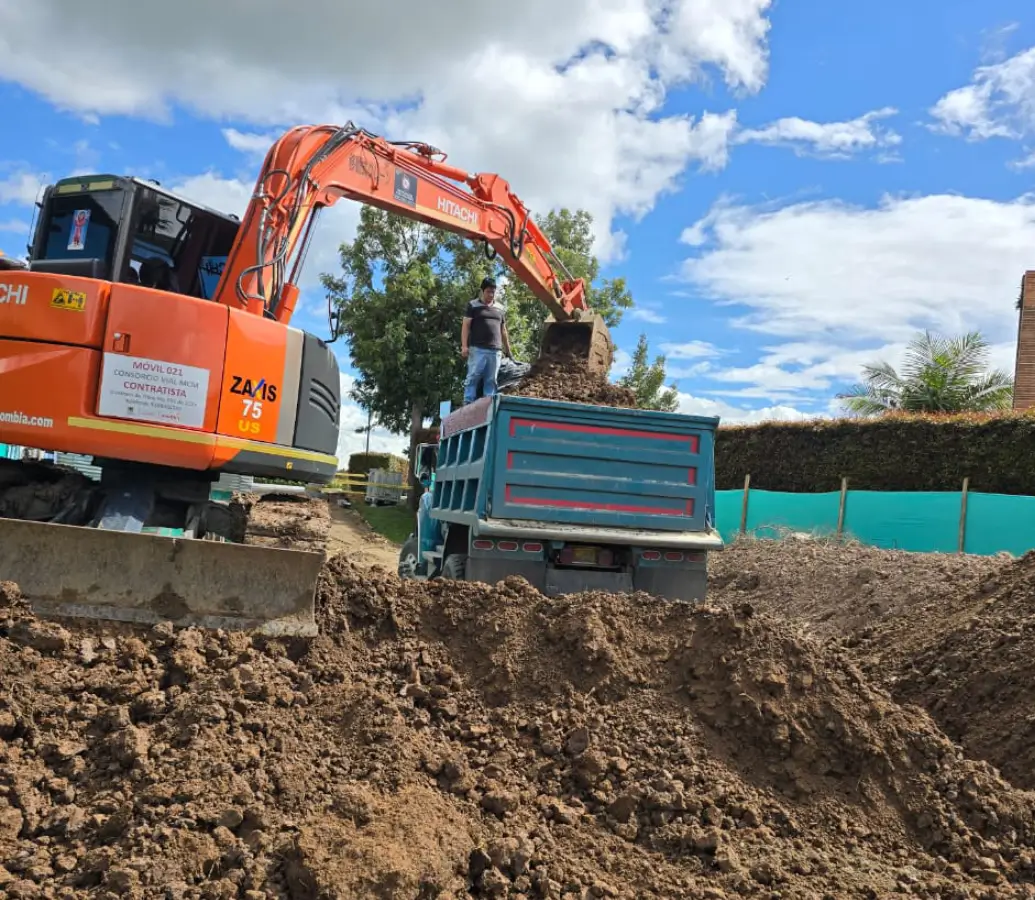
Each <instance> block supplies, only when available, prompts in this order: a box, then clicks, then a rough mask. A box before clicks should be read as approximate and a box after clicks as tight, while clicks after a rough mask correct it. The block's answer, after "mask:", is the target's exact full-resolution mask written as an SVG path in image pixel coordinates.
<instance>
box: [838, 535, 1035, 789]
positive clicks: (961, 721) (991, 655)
mask: <svg viewBox="0 0 1035 900" xmlns="http://www.w3.org/2000/svg"><path fill="white" fill-rule="evenodd" d="M999 565H1000V567H999V570H998V571H990V572H988V573H987V577H985V578H984V580H982V581H981V583H980V584H979V585H978V586H977V587H976V588H975V589H972V590H969V591H961V592H960V594H959V595H958V596H956V597H954V598H952V597H950V598H949V599H948V602H936V601H935V602H932V601H931V599H930V598H928V602H925V603H923V604H921V605H919V606H918V607H916V608H915V609H914V610H913V612H912V614H911V615H909V616H908V617H900V618H895V619H890V620H888V621H886V622H879V623H876V624H875V625H874V626H873V627H872V628H871V629H868V630H866V631H865V632H863V633H862V634H860V635H859V636H858V637H857V638H856V639H854V640H853V639H849V640H848V642H847V643H848V644H849V645H850V646H851V647H852V651H853V652H854V653H855V654H856V655H857V656H858V657H859V658H860V660H861V662H862V663H863V664H864V665H865V666H866V667H867V668H869V669H870V670H872V671H873V672H875V673H877V672H883V673H885V678H886V681H887V683H888V685H889V687H890V688H891V690H892V691H893V693H894V694H895V696H896V697H897V698H899V699H900V700H901V702H904V703H915V704H918V705H920V706H923V707H924V708H925V709H927V710H928V711H930V713H931V714H932V715H933V716H934V717H935V719H936V720H937V721H938V723H939V724H940V725H941V727H942V728H943V729H944V730H945V732H946V733H947V734H949V735H950V736H951V737H952V738H953V739H954V740H956V741H959V742H960V743H961V744H962V745H963V747H964V748H965V749H966V751H967V753H968V755H971V756H975V757H980V758H982V759H987V760H989V761H991V762H993V763H994V764H995V765H996V766H998V767H999V769H1000V770H1001V771H1002V772H1003V774H1004V775H1005V776H1006V777H1007V778H1008V779H1010V781H1012V782H1013V783H1014V784H1016V785H1018V786H1021V787H1025V788H1029V789H1035V716H1033V714H1032V710H1033V707H1035V553H1028V554H1026V555H1025V556H1024V557H1022V558H1021V559H1019V560H1016V561H1009V562H1003V561H1000V564H999Z"/></svg>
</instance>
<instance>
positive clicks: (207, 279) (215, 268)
mask: <svg viewBox="0 0 1035 900" xmlns="http://www.w3.org/2000/svg"><path fill="white" fill-rule="evenodd" d="M136 206H137V208H136V214H135V216H134V232H133V238H132V241H131V244H130V259H129V263H128V266H129V271H127V272H126V273H125V276H126V280H139V282H140V283H141V284H143V285H145V286H147V287H154V288H158V289H160V290H167V291H173V292H174V293H180V294H188V295H190V296H192V297H200V298H202V299H206V300H207V299H211V297H212V294H213V292H214V290H215V286H216V284H218V282H219V276H220V275H221V274H222V264H223V263H224V262H225V261H226V257H227V255H228V254H229V252H230V248H231V246H232V245H233V241H234V238H235V237H236V235H237V223H236V222H233V221H229V220H226V219H224V218H222V217H221V216H215V215H213V214H211V213H209V212H206V211H205V210H199V209H197V208H196V207H192V206H188V205H187V204H185V203H181V202H180V201H178V200H176V199H175V198H174V197H169V196H168V195H166V194H163V193H161V192H159V191H154V190H150V189H148V188H139V195H138V198H137V204H136Z"/></svg>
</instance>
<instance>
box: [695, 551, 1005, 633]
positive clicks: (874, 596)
mask: <svg viewBox="0 0 1035 900" xmlns="http://www.w3.org/2000/svg"><path fill="white" fill-rule="evenodd" d="M1003 565H1004V563H1003V560H1002V559H997V558H995V557H984V556H955V555H949V554H939V553H907V552H906V551H904V550H881V549H878V548H876V547H864V546H861V545H859V544H847V545H846V544H838V543H836V542H834V541H824V540H819V541H817V540H809V539H804V540H799V539H796V538H788V539H787V540H781V541H773V540H750V539H748V540H739V541H735V542H733V543H732V544H730V545H729V546H728V547H727V548H726V549H725V550H723V551H722V552H721V553H713V554H712V555H711V556H709V557H708V575H709V584H708V589H709V591H710V592H711V596H712V597H713V598H714V599H723V600H729V601H731V602H732V601H735V600H736V599H737V598H738V597H739V598H743V599H750V601H751V602H752V603H754V604H756V605H757V606H758V608H759V609H760V610H761V611H763V612H766V613H770V614H772V615H774V616H779V617H781V618H785V619H794V620H796V621H800V622H801V623H802V625H803V627H805V628H806V629H807V630H808V632H809V633H810V634H812V635H814V636H815V637H817V638H819V639H824V640H825V639H839V638H845V637H849V636H852V635H855V636H861V635H865V634H866V633H868V631H870V630H872V629H873V628H875V627H876V625H877V624H878V623H879V622H881V621H890V620H893V619H899V617H903V616H904V617H905V618H901V619H899V621H900V622H903V623H908V622H912V621H915V618H914V617H915V613H916V612H917V611H918V610H920V609H922V608H935V609H938V608H945V607H946V605H947V604H951V603H954V602H955V600H956V598H958V597H960V596H966V595H967V594H970V593H972V592H974V591H978V590H980V589H981V587H982V585H984V584H985V583H986V582H987V581H988V579H989V578H992V577H994V576H995V575H996V574H997V573H998V572H1000V571H1001V570H1002V569H1003ZM925 617H926V614H925ZM923 627H925V626H922V628H921V630H923Z"/></svg>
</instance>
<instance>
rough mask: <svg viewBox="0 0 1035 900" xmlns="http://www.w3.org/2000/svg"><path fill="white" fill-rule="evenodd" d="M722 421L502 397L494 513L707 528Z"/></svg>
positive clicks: (565, 520)
mask: <svg viewBox="0 0 1035 900" xmlns="http://www.w3.org/2000/svg"><path fill="white" fill-rule="evenodd" d="M717 422H718V420H717V419H714V418H705V417H699V416H683V415H675V414H672V413H662V412H654V411H652V410H632V409H616V408H612V407H597V406H585V405H582V404H574V403H559V402H556V401H548V400H537V399H531V398H527V397H502V398H501V399H500V405H499V412H498V417H497V420H496V423H495V430H496V441H495V445H496V446H495V453H494V458H493V460H492V465H493V476H492V487H491V493H490V496H489V498H488V500H489V506H488V509H487V512H488V514H489V515H490V516H492V517H493V518H507V519H525V520H528V519H535V520H539V521H548V522H563V523H567V524H572V525H586V526H613V527H620V528H644V529H663V530H668V531H702V530H704V529H705V528H706V527H707V526H706V521H705V518H706V515H707V506H708V499H709V497H710V496H711V491H712V486H713V483H714V470H713V459H714V455H713V454H714V439H715V428H716V424H717Z"/></svg>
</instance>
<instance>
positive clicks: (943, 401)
mask: <svg viewBox="0 0 1035 900" xmlns="http://www.w3.org/2000/svg"><path fill="white" fill-rule="evenodd" d="M837 398H838V399H839V400H843V401H844V407H845V409H846V410H847V411H848V412H851V413H856V414H858V415H862V416H879V415H882V414H884V413H889V412H898V411H901V412H944V413H959V412H992V411H994V410H1004V409H1009V408H1010V405H1011V403H1012V402H1013V379H1012V378H1011V377H1010V376H1009V375H1008V374H1007V373H1006V372H1004V371H1002V370H1001V369H995V370H992V371H989V370H988V343H987V342H986V341H985V340H984V338H982V337H981V333H980V332H977V331H971V332H969V333H967V334H965V335H963V336H962V337H955V338H943V337H936V336H932V335H931V333H930V332H927V331H925V332H924V333H923V334H922V335H918V336H917V337H915V338H914V339H913V340H912V341H910V343H909V346H908V347H907V348H906V356H905V360H904V362H903V364H902V371H901V372H898V371H896V370H895V368H894V366H892V365H891V364H890V363H887V362H877V363H874V364H873V365H869V366H864V367H863V381H862V383H861V384H857V385H855V386H854V387H852V388H851V390H849V391H847V392H846V393H844V394H838V395H837Z"/></svg>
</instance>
